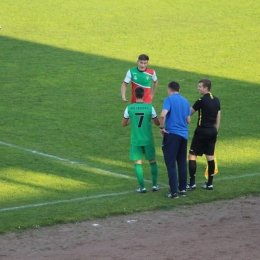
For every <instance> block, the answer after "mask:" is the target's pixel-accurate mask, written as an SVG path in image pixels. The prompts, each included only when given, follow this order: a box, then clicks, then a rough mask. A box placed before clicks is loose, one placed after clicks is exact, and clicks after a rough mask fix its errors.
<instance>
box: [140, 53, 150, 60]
mask: <svg viewBox="0 0 260 260" xmlns="http://www.w3.org/2000/svg"><path fill="white" fill-rule="evenodd" d="M138 60H147V61H149V57H148V56H147V55H146V54H140V55H139V57H138Z"/></svg>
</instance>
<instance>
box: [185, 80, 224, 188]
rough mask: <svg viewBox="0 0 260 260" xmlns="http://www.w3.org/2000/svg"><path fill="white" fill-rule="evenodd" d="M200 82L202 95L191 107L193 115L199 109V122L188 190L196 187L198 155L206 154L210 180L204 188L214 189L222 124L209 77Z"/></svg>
mask: <svg viewBox="0 0 260 260" xmlns="http://www.w3.org/2000/svg"><path fill="white" fill-rule="evenodd" d="M198 83H199V84H198V90H199V93H200V94H201V95H202V97H201V98H200V99H198V100H197V101H196V102H195V104H194V105H193V106H192V107H191V108H190V110H191V111H190V112H191V115H193V114H194V113H195V112H196V111H198V122H197V128H196V129H195V131H194V135H193V138H192V142H191V146H190V151H189V173H190V182H189V183H188V184H187V187H186V188H187V190H194V189H196V183H195V176H196V167H197V166H196V159H197V156H202V155H203V154H205V155H206V158H207V161H208V182H206V184H205V185H203V186H202V188H203V189H205V190H213V184H212V182H213V176H214V171H215V164H214V151H215V144H216V141H217V134H218V129H219V124H220V102H219V99H218V98H217V97H215V96H213V95H212V94H211V92H210V90H211V81H210V80H209V79H201V80H200V81H199V82H198Z"/></svg>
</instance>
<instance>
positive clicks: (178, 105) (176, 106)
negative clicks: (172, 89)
mask: <svg viewBox="0 0 260 260" xmlns="http://www.w3.org/2000/svg"><path fill="white" fill-rule="evenodd" d="M163 109H166V110H167V111H168V113H167V115H166V120H165V130H166V131H167V132H169V133H171V134H176V135H180V136H182V137H183V138H185V139H187V140H188V123H187V117H188V116H189V115H190V104H189V102H188V100H187V99H186V98H184V97H183V96H181V95H180V94H179V93H175V94H172V95H171V96H169V97H167V98H165V100H164V104H163Z"/></svg>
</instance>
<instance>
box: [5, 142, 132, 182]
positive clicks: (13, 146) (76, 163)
mask: <svg viewBox="0 0 260 260" xmlns="http://www.w3.org/2000/svg"><path fill="white" fill-rule="evenodd" d="M0 144H1V145H4V146H8V147H11V148H15V149H19V150H22V151H26V152H29V153H33V154H37V155H41V156H44V157H48V158H51V159H54V160H58V161H62V162H66V163H69V164H74V165H77V166H85V167H88V168H91V169H94V170H98V171H100V172H104V173H106V174H110V175H116V176H119V177H123V178H127V179H136V178H135V177H132V176H128V175H124V174H121V173H116V172H111V171H108V170H103V169H100V168H96V167H92V166H89V165H88V164H86V163H80V162H76V161H71V160H68V159H65V158H61V157H58V156H55V155H51V154H47V153H42V152H38V151H35V150H31V149H28V148H24V147H21V146H18V145H14V144H10V143H6V142H3V141H0Z"/></svg>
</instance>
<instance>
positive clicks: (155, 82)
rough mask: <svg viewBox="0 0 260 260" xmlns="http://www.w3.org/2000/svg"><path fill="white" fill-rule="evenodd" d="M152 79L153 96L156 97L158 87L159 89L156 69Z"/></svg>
mask: <svg viewBox="0 0 260 260" xmlns="http://www.w3.org/2000/svg"><path fill="white" fill-rule="evenodd" d="M152 80H153V85H152V89H151V97H152V98H153V97H154V94H155V92H156V89H157V87H158V79H157V76H156V73H155V71H154V74H153V77H152Z"/></svg>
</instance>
